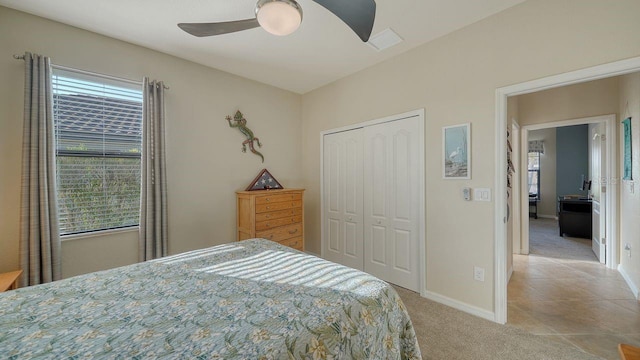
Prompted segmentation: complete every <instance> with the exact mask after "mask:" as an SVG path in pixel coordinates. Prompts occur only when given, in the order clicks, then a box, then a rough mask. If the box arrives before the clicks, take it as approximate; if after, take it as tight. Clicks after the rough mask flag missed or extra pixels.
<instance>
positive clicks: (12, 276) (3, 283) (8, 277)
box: [0, 270, 22, 292]
mask: <svg viewBox="0 0 640 360" xmlns="http://www.w3.org/2000/svg"><path fill="white" fill-rule="evenodd" d="M20 275H22V270H16V271H11V272H8V273H4V274H0V292H4V291H7V290H12V289H16V288H17V286H18V278H19V277H20Z"/></svg>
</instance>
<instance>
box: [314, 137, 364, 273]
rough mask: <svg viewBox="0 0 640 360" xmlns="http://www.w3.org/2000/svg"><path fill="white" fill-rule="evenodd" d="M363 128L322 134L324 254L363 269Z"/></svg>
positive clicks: (331, 258)
mask: <svg viewBox="0 0 640 360" xmlns="http://www.w3.org/2000/svg"><path fill="white" fill-rule="evenodd" d="M362 134H363V130H362V129H355V130H351V131H344V132H339V133H334V134H328V135H325V136H324V139H323V141H324V154H323V162H324V164H323V166H324V169H323V177H324V178H323V182H324V198H323V202H324V224H323V226H324V234H325V235H324V238H325V239H324V241H322V246H323V248H324V249H323V252H324V257H325V258H326V259H328V260H330V261H333V262H336V263H339V264H343V265H346V266H349V267H352V268H354V269H358V270H363V269H364V267H363V263H364V253H363V241H362V238H363V216H362V209H363V200H362V196H363V188H362V176H363V159H362V150H363V145H362Z"/></svg>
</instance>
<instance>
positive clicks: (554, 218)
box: [538, 214, 558, 220]
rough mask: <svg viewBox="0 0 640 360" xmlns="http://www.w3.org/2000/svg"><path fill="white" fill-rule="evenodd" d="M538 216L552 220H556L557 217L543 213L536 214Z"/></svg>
mask: <svg viewBox="0 0 640 360" xmlns="http://www.w3.org/2000/svg"><path fill="white" fill-rule="evenodd" d="M538 217H539V218H543V219H553V220H558V217H557V216H555V215H543V214H538Z"/></svg>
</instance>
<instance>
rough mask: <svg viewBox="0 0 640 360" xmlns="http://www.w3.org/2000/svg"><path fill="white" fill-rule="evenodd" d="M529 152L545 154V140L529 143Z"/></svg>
mask: <svg viewBox="0 0 640 360" xmlns="http://www.w3.org/2000/svg"><path fill="white" fill-rule="evenodd" d="M529 152H530V153H531V152H536V153H540V154H544V141H543V140H532V141H529Z"/></svg>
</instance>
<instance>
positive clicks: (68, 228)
mask: <svg viewBox="0 0 640 360" xmlns="http://www.w3.org/2000/svg"><path fill="white" fill-rule="evenodd" d="M52 84H53V119H54V128H55V139H56V167H57V169H56V171H57V174H56V176H57V196H58V207H59V218H60V235H70V234H78V233H86V232H92V231H98V230H108V229H117V228H124V227H130V226H137V225H138V222H139V215H140V182H141V180H140V171H141V165H140V153H141V148H142V85H141V84H134V83H130V82H125V81H119V80H113V79H107V78H103V77H98V76H93V75H87V74H85V73H82V72H74V71H69V70H59V69H54V71H53V78H52Z"/></svg>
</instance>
